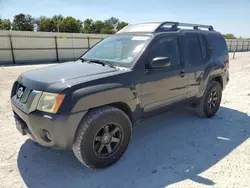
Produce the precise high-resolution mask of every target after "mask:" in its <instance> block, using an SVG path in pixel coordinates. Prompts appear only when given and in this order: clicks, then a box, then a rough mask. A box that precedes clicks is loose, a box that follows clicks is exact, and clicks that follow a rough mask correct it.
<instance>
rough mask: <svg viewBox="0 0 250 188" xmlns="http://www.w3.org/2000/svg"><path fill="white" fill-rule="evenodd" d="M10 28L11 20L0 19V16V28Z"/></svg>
mask: <svg viewBox="0 0 250 188" xmlns="http://www.w3.org/2000/svg"><path fill="white" fill-rule="evenodd" d="M10 29H11V22H10V20H9V19H3V20H2V19H1V18H0V30H10Z"/></svg>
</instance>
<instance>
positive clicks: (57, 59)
mask: <svg viewBox="0 0 250 188" xmlns="http://www.w3.org/2000/svg"><path fill="white" fill-rule="evenodd" d="M55 47H56V61H57V62H59V56H58V45H57V36H55Z"/></svg>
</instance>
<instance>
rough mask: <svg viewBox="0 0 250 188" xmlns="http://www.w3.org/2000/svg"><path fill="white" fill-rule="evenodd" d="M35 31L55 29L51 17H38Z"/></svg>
mask: <svg viewBox="0 0 250 188" xmlns="http://www.w3.org/2000/svg"><path fill="white" fill-rule="evenodd" d="M36 23H37V27H38V28H37V31H45V32H52V31H55V30H56V25H55V24H54V22H53V20H52V19H51V18H46V17H45V16H42V17H40V18H39V19H38V20H37V21H36Z"/></svg>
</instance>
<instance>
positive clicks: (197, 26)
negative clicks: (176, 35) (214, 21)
mask: <svg viewBox="0 0 250 188" xmlns="http://www.w3.org/2000/svg"><path fill="white" fill-rule="evenodd" d="M165 25H170V26H172V27H171V28H172V29H178V26H184V27H193V29H199V28H206V29H208V30H209V31H213V30H214V28H213V26H211V25H201V24H191V23H179V22H162V23H161V24H160V25H159V26H158V27H157V28H156V29H155V31H159V30H160V29H161V28H162V27H163V26H165Z"/></svg>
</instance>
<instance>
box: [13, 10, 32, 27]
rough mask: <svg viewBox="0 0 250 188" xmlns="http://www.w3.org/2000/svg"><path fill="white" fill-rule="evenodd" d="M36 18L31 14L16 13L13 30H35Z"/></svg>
mask: <svg viewBox="0 0 250 188" xmlns="http://www.w3.org/2000/svg"><path fill="white" fill-rule="evenodd" d="M34 23H35V20H34V18H32V17H31V15H29V14H26V15H25V14H18V15H15V17H14V20H13V23H12V26H13V27H12V30H17V31H34Z"/></svg>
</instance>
